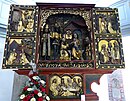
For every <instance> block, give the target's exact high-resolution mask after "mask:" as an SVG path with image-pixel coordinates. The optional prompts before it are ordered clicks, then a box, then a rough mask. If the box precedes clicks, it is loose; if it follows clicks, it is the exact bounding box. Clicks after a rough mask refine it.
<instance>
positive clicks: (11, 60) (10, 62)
mask: <svg viewBox="0 0 130 101" xmlns="http://www.w3.org/2000/svg"><path fill="white" fill-rule="evenodd" d="M16 58H17V53H16V51H15V49H13V51H12V52H11V53H10V56H9V58H8V61H7V64H8V65H11V64H13V62H14V60H16Z"/></svg>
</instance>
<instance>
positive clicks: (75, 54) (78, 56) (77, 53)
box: [71, 33, 81, 60]
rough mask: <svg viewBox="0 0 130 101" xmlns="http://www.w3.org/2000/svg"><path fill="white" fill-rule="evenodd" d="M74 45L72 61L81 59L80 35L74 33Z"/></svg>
mask: <svg viewBox="0 0 130 101" xmlns="http://www.w3.org/2000/svg"><path fill="white" fill-rule="evenodd" d="M71 44H72V59H77V60H79V59H81V50H80V41H79V40H78V35H77V34H76V33H74V37H73V41H72V42H71Z"/></svg>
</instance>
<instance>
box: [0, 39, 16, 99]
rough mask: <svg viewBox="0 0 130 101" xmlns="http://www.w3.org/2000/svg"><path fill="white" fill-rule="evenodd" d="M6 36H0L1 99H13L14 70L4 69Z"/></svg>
mask: <svg viewBox="0 0 130 101" xmlns="http://www.w3.org/2000/svg"><path fill="white" fill-rule="evenodd" d="M4 46H5V38H2V37H0V101H11V97H12V88H13V79H14V72H13V71H12V70H2V62H3V53H4Z"/></svg>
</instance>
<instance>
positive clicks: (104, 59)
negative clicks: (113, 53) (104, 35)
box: [99, 44, 109, 63]
mask: <svg viewBox="0 0 130 101" xmlns="http://www.w3.org/2000/svg"><path fill="white" fill-rule="evenodd" d="M99 56H100V60H101V63H108V62H109V56H108V51H107V48H106V44H103V45H102V46H101V51H100V55H99Z"/></svg>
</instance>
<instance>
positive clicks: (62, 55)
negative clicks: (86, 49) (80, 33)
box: [60, 38, 70, 60]
mask: <svg viewBox="0 0 130 101" xmlns="http://www.w3.org/2000/svg"><path fill="white" fill-rule="evenodd" d="M68 47H69V45H68V44H67V42H66V41H65V38H63V39H62V42H61V50H60V59H61V60H70V57H69V52H68V50H67V48H68Z"/></svg>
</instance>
